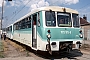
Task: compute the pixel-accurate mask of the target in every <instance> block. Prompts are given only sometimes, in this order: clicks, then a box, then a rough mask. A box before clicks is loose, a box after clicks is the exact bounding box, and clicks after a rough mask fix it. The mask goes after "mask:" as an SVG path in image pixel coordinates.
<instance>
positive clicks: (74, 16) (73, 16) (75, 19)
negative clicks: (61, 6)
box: [72, 14, 80, 27]
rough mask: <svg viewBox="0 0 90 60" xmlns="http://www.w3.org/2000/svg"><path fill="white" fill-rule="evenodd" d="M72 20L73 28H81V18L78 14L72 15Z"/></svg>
mask: <svg viewBox="0 0 90 60" xmlns="http://www.w3.org/2000/svg"><path fill="white" fill-rule="evenodd" d="M72 19H73V26H74V27H79V26H80V25H79V16H78V14H72Z"/></svg>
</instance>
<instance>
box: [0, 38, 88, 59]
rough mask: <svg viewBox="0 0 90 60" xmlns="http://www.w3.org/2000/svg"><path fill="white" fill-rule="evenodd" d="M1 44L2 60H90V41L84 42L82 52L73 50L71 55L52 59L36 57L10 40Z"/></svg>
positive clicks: (64, 54) (55, 56) (0, 54)
mask: <svg viewBox="0 0 90 60" xmlns="http://www.w3.org/2000/svg"><path fill="white" fill-rule="evenodd" d="M1 42H2V43H1ZM1 42H0V46H2V47H0V57H1V58H0V60H50V59H51V60H68V59H70V60H90V44H89V42H90V41H89V40H88V41H86V40H85V41H83V45H82V47H81V49H80V50H73V51H72V52H70V53H63V54H59V55H54V56H52V57H50V58H46V57H42V56H38V55H35V53H32V52H30V51H27V50H26V49H25V48H24V47H22V46H21V45H18V44H16V43H14V42H12V41H11V40H8V39H6V40H2V41H1ZM2 48H3V49H2ZM47 56H48V55H47Z"/></svg>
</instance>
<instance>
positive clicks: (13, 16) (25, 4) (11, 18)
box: [8, 0, 30, 22]
mask: <svg viewBox="0 0 90 60" xmlns="http://www.w3.org/2000/svg"><path fill="white" fill-rule="evenodd" d="M29 2H30V0H29V1H28V2H27V3H26V4H25V5H24V6H23V7H22V8H21V9H20V10H19V11H18V12H17V13H15V15H14V16H13V17H12V18H11V19H8V20H9V21H10V22H11V21H13V20H12V19H14V18H15V16H16V15H17V14H19V12H21V11H22V10H23V9H24V8H25V7H26V5H28V4H29Z"/></svg>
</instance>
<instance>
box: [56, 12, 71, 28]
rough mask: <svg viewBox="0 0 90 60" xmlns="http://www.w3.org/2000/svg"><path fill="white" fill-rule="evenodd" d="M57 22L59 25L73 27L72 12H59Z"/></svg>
mask: <svg viewBox="0 0 90 60" xmlns="http://www.w3.org/2000/svg"><path fill="white" fill-rule="evenodd" d="M57 23H58V26H59V27H71V15H70V13H61V12H57Z"/></svg>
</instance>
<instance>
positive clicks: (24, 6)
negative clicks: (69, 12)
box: [0, 0, 90, 27]
mask: <svg viewBox="0 0 90 60" xmlns="http://www.w3.org/2000/svg"><path fill="white" fill-rule="evenodd" d="M2 1H3V0H0V18H1V14H2ZM45 6H61V7H67V8H72V9H75V10H77V11H78V12H79V15H80V17H83V15H86V16H87V21H88V22H90V17H89V16H90V0H12V1H7V0H4V9H3V20H2V26H3V27H7V26H8V25H10V24H12V23H13V22H15V21H16V20H17V19H19V18H20V17H22V16H24V15H25V14H27V13H29V12H31V11H32V10H34V9H36V8H39V7H45Z"/></svg>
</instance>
